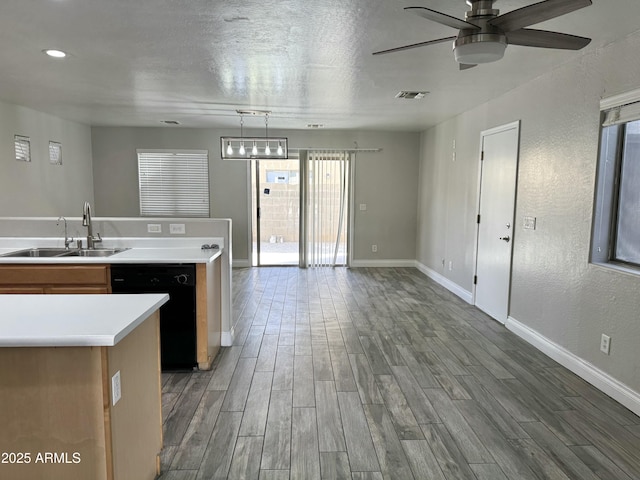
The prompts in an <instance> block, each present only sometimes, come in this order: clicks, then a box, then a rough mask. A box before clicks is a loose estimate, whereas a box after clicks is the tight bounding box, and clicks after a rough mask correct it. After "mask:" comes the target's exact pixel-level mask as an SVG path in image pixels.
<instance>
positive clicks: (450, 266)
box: [449, 260, 453, 271]
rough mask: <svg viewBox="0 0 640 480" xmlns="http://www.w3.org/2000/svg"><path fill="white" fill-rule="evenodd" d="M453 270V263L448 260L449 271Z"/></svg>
mask: <svg viewBox="0 0 640 480" xmlns="http://www.w3.org/2000/svg"><path fill="white" fill-rule="evenodd" d="M452 270H453V262H452V261H451V260H449V271H452Z"/></svg>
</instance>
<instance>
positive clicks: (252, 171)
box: [247, 149, 303, 267]
mask: <svg viewBox="0 0 640 480" xmlns="http://www.w3.org/2000/svg"><path fill="white" fill-rule="evenodd" d="M260 160H262V161H269V160H278V159H277V158H268V159H264V158H262V159H261V158H251V159H250V160H249V161H248V162H247V191H248V193H249V195H248V199H247V203H248V210H249V215H248V220H249V222H248V223H249V225H248V228H247V230H248V242H249V243H248V245H249V265H248V266H249V267H282V266H284V267H291V266H297V265H299V264H300V258H301V257H300V248H298V263H291V264H289V263H285V264H276V263H273V264H271V263H268V264H264V263H261V260H260V250H261V246H260V243H261V242H260V233H261V232H260V230H261V224H260V214H259V212H261V204H260V192H261V188H264V187H261V186H260ZM284 160H292V161H293V160H297V161H298V172H299V173H298V176H299V178H300V179H301V178H302V171H301V169H302V160H301V158H300V156H299V153H298V152H297V150H293V149H289V157H288V158H287V159H284ZM253 175H255V179H256V185H255V189H254V188H253V187H254V186H253V182H252V180H253ZM301 181H302V180H300V182H299V185H298V197H299V200H300V203H301V202H302V193H303V186H302V184H301ZM254 198H255V200H256V206H255V210H254V208H253V199H254ZM301 207H302V203H301ZM301 216H302V210H300V218H299V219H298V221H299V225H300V224H301V221H302V218H301ZM254 220H255V225H256V227H255V229H254V227H253V224H254ZM254 233H255V234H256V239H257V240H256V248H255V250H254V248H253V234H254ZM301 244H302V237H298V245H299V246H300V245H301ZM254 257H255V265H254Z"/></svg>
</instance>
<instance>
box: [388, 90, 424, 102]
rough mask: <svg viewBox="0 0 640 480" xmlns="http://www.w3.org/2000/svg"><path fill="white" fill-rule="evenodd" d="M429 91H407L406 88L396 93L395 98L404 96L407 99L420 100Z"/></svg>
mask: <svg viewBox="0 0 640 480" xmlns="http://www.w3.org/2000/svg"><path fill="white" fill-rule="evenodd" d="M428 94H429V92H409V91H407V90H403V91H401V92H398V93H397V94H396V98H406V99H407V100H420V99H422V98H424V97H426V96H427V95H428Z"/></svg>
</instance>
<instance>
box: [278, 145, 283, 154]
mask: <svg viewBox="0 0 640 480" xmlns="http://www.w3.org/2000/svg"><path fill="white" fill-rule="evenodd" d="M278 155H280V156H282V142H278Z"/></svg>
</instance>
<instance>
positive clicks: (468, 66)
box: [460, 63, 478, 70]
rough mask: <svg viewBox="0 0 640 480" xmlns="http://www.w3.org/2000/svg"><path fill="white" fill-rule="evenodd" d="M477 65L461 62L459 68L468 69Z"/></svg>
mask: <svg viewBox="0 0 640 480" xmlns="http://www.w3.org/2000/svg"><path fill="white" fill-rule="evenodd" d="M477 66H478V65H475V64H470V63H461V64H460V70H469V69H470V68H473V67H477Z"/></svg>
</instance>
